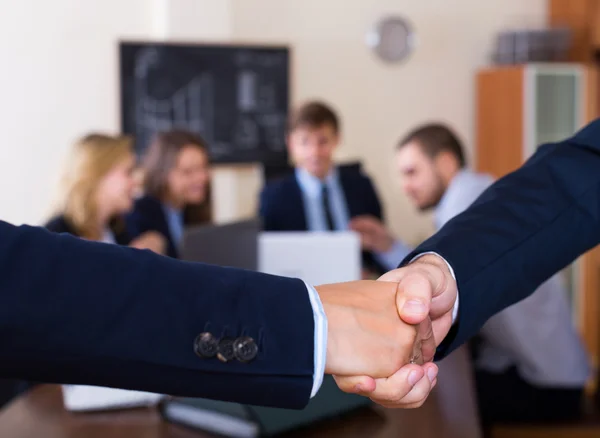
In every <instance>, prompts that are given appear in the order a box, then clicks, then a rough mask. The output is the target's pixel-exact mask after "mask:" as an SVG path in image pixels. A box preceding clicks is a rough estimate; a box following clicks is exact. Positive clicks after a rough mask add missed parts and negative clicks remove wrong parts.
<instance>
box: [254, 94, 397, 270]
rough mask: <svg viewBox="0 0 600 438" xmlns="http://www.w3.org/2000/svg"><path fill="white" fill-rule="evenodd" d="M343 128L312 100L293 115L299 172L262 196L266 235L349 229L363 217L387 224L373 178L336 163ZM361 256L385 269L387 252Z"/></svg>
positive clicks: (291, 136) (291, 137) (291, 141)
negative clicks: (370, 217)
mask: <svg viewBox="0 0 600 438" xmlns="http://www.w3.org/2000/svg"><path fill="white" fill-rule="evenodd" d="M339 125H340V124H339V119H338V117H337V115H336V114H335V112H334V111H333V110H332V109H331V108H330V107H329V106H327V105H325V104H324V103H321V102H308V103H306V104H304V105H303V106H301V107H300V108H298V109H297V110H296V111H295V112H294V113H293V114H292V116H291V118H290V122H289V133H288V139H287V142H288V149H289V152H290V155H291V157H292V160H293V162H294V165H295V166H296V169H295V172H294V173H293V174H292V175H290V176H289V177H287V178H284V179H282V180H279V181H276V182H272V183H270V184H268V185H267V186H266V187H265V188H264V189H263V191H262V193H261V196H260V215H261V217H262V219H263V223H264V228H265V230H266V231H336V230H347V229H348V224H349V222H350V220H351V219H352V218H354V217H356V216H362V215H370V216H374V217H376V218H378V219H380V220H383V212H382V208H381V204H380V202H379V197H378V196H377V192H376V191H375V188H374V186H373V183H372V182H371V180H370V179H369V177H368V176H366V175H365V174H364V173H362V172H360V171H359V170H357V169H350V168H346V169H345V168H343V167H337V166H335V165H334V162H333V154H334V151H335V149H336V148H337V147H338V144H339V141H340V126H339ZM398 254H401V253H400V252H399V253H398ZM363 256H364V257H363V261H364V265H365V268H367V269H369V270H372V271H374V272H376V273H383V272H385V271H386V269H385V268H384V266H386V265H387V264H388V262H387V259H385V257H386V255H385V254H378V253H372V252H368V251H365V253H364V254H363ZM388 257H389V255H388ZM392 257H394V254H392ZM399 257H401V256H400V255H398V256H397V257H396V258H395V263H397V262H398V260H399ZM382 258H383V259H382Z"/></svg>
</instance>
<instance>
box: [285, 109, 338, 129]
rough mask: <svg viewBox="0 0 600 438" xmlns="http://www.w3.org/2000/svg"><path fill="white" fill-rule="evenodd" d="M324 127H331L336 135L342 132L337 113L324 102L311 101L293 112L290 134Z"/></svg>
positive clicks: (289, 125) (290, 120)
mask: <svg viewBox="0 0 600 438" xmlns="http://www.w3.org/2000/svg"><path fill="white" fill-rule="evenodd" d="M324 125H329V126H331V127H332V128H333V130H334V132H335V133H336V134H337V133H338V132H339V130H340V121H339V119H338V116H337V115H336V114H335V111H334V110H333V109H332V108H331V107H330V106H328V105H327V104H325V103H323V102H319V101H311V102H307V103H305V104H304V105H302V106H300V107H299V108H298V109H296V110H295V111H293V112H292V114H291V116H290V119H289V122H288V132H292V131H294V130H295V129H298V128H310V129H316V128H320V127H321V126H324Z"/></svg>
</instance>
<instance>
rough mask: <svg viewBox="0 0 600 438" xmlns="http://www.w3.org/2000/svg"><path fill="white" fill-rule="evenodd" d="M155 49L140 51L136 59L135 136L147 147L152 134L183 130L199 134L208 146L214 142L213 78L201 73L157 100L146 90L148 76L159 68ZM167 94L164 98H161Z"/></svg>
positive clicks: (163, 92)
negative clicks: (175, 129)
mask: <svg viewBox="0 0 600 438" xmlns="http://www.w3.org/2000/svg"><path fill="white" fill-rule="evenodd" d="M158 61H159V54H158V52H157V50H156V49H155V48H146V49H143V50H140V52H139V54H138V55H137V56H136V60H135V66H136V67H135V88H134V89H135V96H134V101H135V125H136V126H135V136H136V139H137V141H138V142H140V143H141V144H148V143H149V142H150V141H151V138H146V137H148V136H150V135H152V134H151V133H155V132H158V131H167V130H169V129H173V128H184V129H188V130H190V131H192V132H195V133H199V134H202V137H203V138H204V139H205V140H206V141H207V142H208V143H209V144H210V143H211V142H212V140H213V132H212V131H213V126H214V125H213V122H214V96H213V78H212V76H211V75H210V74H208V73H200V74H198V75H197V76H195V77H194V78H192V79H191V80H190V81H189V82H188V83H187V84H186V85H184V86H181V87H178V88H176V89H173V90H165V89H163V90H161V91H162V94H163V96H161V98H157V97H155V96H153V95H152V93H151V91H150V90H148V88H147V84H148V83H149V81H148V76H149V75H150V74H151V73H152V69H153V68H154V67H155V66H156V65H158ZM165 93H166V96H165V95H164V94H165Z"/></svg>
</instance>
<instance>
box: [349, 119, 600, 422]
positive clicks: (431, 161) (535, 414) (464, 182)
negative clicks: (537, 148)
mask: <svg viewBox="0 0 600 438" xmlns="http://www.w3.org/2000/svg"><path fill="white" fill-rule="evenodd" d="M396 165H397V168H398V170H399V173H400V175H401V178H402V188H403V190H404V192H405V193H406V194H407V195H408V197H409V199H410V200H411V201H412V202H413V203H414V204H415V206H417V207H418V208H419V209H420V210H422V211H425V210H430V209H433V211H434V221H435V226H436V228H437V229H440V228H441V227H443V226H444V224H445V223H446V222H448V221H449V220H450V219H452V218H453V217H454V216H456V215H458V214H460V213H461V212H462V211H464V210H465V209H467V208H468V207H469V206H470V205H471V204H472V203H473V202H474V201H475V200H476V199H477V198H478V197H479V195H480V194H481V193H483V192H484V191H485V190H486V189H487V188H488V187H489V186H490V185H491V184H492V183H493V179H492V177H490V176H489V175H485V174H478V173H475V172H473V171H470V170H468V169H467V168H466V160H465V156H464V152H463V147H462V145H461V143H460V141H459V139H458V138H457V137H456V135H455V134H454V133H453V132H452V131H451V130H450V129H449V128H448V127H446V126H444V125H440V124H431V125H424V126H421V127H418V128H417V129H415V130H414V131H413V132H411V133H410V134H409V135H407V137H406V138H405V139H403V140H402V141H401V142H400V144H399V147H398V150H397V152H396ZM351 227H352V228H353V229H355V230H356V231H358V232H359V233H361V236H362V239H363V245H364V246H365V247H367V248H372V249H373V250H375V251H379V252H380V253H382V254H384V255H385V254H388V256H389V258H390V263H389V264H388V265H387V267H388V269H390V270H391V269H394V268H395V267H396V263H397V262H396V260H398V255H399V254H400V253H401V252H402V250H403V249H402V247H401V246H400V245H399V244H398V242H397V241H395V239H394V238H393V237H392V236H391V234H390V233H389V232H388V231H387V230H386V228H385V227H384V226H383V224H382V223H381V222H379V221H378V220H377V219H375V218H372V217H359V218H356V219H355V220H354V221H353V222H352V223H351ZM406 255H408V251H407V252H406V253H405V254H404V256H406ZM480 338H481V343H480V345H479V348H478V349H477V360H476V362H475V367H476V385H477V392H478V399H479V406H480V411H481V416H482V421H483V425H484V427H488V426H490V425H491V424H493V423H494V422H497V421H543V420H545V419H548V418H553V419H570V418H572V417H575V416H577V415H578V414H579V412H581V402H582V400H583V398H582V395H583V390H584V386H585V384H586V381H587V379H588V377H589V375H590V366H589V361H588V357H587V354H586V351H585V349H584V347H583V344H582V342H581V339H580V338H579V336H578V334H577V332H576V330H575V328H574V327H573V324H572V320H571V311H570V307H569V305H568V303H567V300H566V290H565V287H564V285H563V283H562V279H561V278H560V275H555V276H553V277H551V278H550V279H549V280H547V281H546V282H545V283H543V284H542V285H541V286H540V287H539V288H538V289H537V290H536V292H534V293H533V294H532V295H531V296H530V297H529V298H527V299H526V300H524V301H521V302H519V303H517V304H515V305H513V306H511V307H509V308H507V309H505V310H504V311H502V312H500V313H499V314H497V315H495V316H494V317H492V318H491V319H490V320H489V321H488V322H487V323H486V324H485V325H484V327H483V329H482V330H481V332H480ZM543 401H545V402H543Z"/></svg>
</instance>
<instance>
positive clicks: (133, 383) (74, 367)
mask: <svg viewBox="0 0 600 438" xmlns="http://www.w3.org/2000/svg"><path fill="white" fill-rule="evenodd" d="M0 269H1V275H0V347H1V348H0V376H2V377H6V378H19V379H26V380H31V381H41V382H57V383H70V384H92V385H99V386H116V387H122V388H125V389H138V390H146V391H151V392H156V393H163V394H175V395H177V394H179V395H187V396H197V397H203V398H215V399H222V400H230V401H237V402H241V403H249V404H264V405H276V406H280V407H288V408H298V407H302V406H304V405H305V404H306V403H307V401H308V399H309V396H310V392H311V388H312V382H313V367H314V359H313V354H314V351H313V347H314V346H313V339H314V332H313V330H314V323H313V311H312V308H311V305H310V301H309V296H308V293H307V289H306V286H305V284H304V283H303V282H302V281H301V280H296V279H288V278H281V277H275V276H270V275H266V274H260V273H255V272H249V271H241V270H235V269H231V268H222V267H214V266H208V265H203V264H196V263H189V262H181V261H177V260H173V259H171V258H168V257H163V256H160V255H157V254H154V253H152V252H150V251H142V250H137V249H132V248H128V247H123V246H119V245H108V244H103V243H97V242H89V241H86V240H83V239H79V238H76V237H73V236H70V235H68V234H55V233H51V232H49V231H47V230H45V229H43V228H36V227H29V226H21V227H15V226H12V225H9V224H7V223H5V222H0ZM290 315H293V316H294V317H293V318H290ZM201 333H209V334H210V336H208V337H209V338H210V337H211V336H212V337H213V338H214V339H224V338H232V339H239V338H241V337H251V338H252V339H253V340H254V341H252V342H250V341H248V340H247V338H245V339H246V341H248V342H250V343H249V344H248V345H250V347H253V346H256V347H257V353H256V356H255V357H254V358H253V359H252V358H251V357H250V356H248V357H249V358H250V360H249V361H248V362H247V363H243V362H241V361H239V360H236V359H233V360H230V361H229V362H227V363H223V362H221V361H219V360H218V359H216V358H208V359H207V358H200V357H199V356H198V355H197V354H196V353H195V350H198V349H200V350H201V351H206V346H207V345H209V344H207V342H206V338H201V339H199V338H198V335H199V334H201ZM251 350H252V348H250V350H243V351H242V353H244V354H247V353H248V351H250V352H251Z"/></svg>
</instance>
